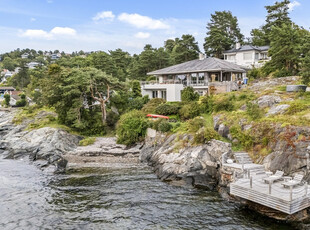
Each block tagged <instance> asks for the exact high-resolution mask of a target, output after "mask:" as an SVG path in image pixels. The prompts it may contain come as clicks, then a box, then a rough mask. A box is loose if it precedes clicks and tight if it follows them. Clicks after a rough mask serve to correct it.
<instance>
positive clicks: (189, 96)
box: [181, 87, 199, 102]
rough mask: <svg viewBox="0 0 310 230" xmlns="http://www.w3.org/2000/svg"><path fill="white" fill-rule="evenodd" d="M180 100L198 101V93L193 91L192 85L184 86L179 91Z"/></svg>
mask: <svg viewBox="0 0 310 230" xmlns="http://www.w3.org/2000/svg"><path fill="white" fill-rule="evenodd" d="M181 100H182V101H183V102H192V101H198V100H199V94H198V93H197V92H195V90H194V88H193V87H186V88H185V89H183V90H182V91H181Z"/></svg>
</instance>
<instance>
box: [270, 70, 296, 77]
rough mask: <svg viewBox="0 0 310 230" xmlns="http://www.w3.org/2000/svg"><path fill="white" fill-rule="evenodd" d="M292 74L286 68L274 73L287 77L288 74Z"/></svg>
mask: <svg viewBox="0 0 310 230" xmlns="http://www.w3.org/2000/svg"><path fill="white" fill-rule="evenodd" d="M292 75H293V74H292V72H291V71H288V70H286V69H280V70H276V71H275V72H273V74H272V76H273V77H287V76H292Z"/></svg>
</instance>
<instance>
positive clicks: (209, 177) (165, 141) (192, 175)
mask: <svg viewBox="0 0 310 230" xmlns="http://www.w3.org/2000/svg"><path fill="white" fill-rule="evenodd" d="M185 140H191V137H190V136H189V135H183V136H182V137H177V136H176V135H171V136H169V137H163V136H157V137H155V138H148V139H147V140H146V142H145V145H144V147H143V148H142V149H141V156H140V159H141V161H143V162H147V163H149V164H150V165H151V166H153V168H154V171H155V173H156V174H157V175H158V177H159V178H160V179H162V180H164V181H180V180H182V181H185V182H186V183H187V184H191V185H193V186H196V187H206V188H210V189H213V188H215V185H216V184H217V182H218V178H219V175H218V173H219V171H218V168H219V162H220V157H221V156H222V154H223V153H224V152H229V151H230V144H229V143H224V142H222V141H218V140H211V141H210V142H209V143H208V144H204V145H199V146H191V144H188V143H186V141H185ZM155 143H157V144H155Z"/></svg>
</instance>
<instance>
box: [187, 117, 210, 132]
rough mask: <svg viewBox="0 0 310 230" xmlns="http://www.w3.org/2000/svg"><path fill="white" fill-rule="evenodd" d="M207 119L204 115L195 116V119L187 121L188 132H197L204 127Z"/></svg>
mask: <svg viewBox="0 0 310 230" xmlns="http://www.w3.org/2000/svg"><path fill="white" fill-rule="evenodd" d="M205 124H206V120H205V119H204V118H203V117H195V118H194V119H191V120H188V121H187V129H188V132H191V133H195V132H197V131H198V130H199V129H200V128H202V127H204V126H205Z"/></svg>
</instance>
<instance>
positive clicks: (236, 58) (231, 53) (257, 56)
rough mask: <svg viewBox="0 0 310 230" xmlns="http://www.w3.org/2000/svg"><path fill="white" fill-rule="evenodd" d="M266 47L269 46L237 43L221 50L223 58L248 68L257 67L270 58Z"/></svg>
mask: <svg viewBox="0 0 310 230" xmlns="http://www.w3.org/2000/svg"><path fill="white" fill-rule="evenodd" d="M268 49H269V46H253V45H244V46H241V45H240V43H237V44H236V46H235V48H233V49H230V50H226V51H224V52H223V54H224V60H225V61H228V62H230V63H234V64H237V65H240V66H243V67H245V68H248V69H252V68H253V67H256V68H259V67H262V66H263V65H264V64H265V62H267V61H269V60H270V59H271V58H270V57H268Z"/></svg>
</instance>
